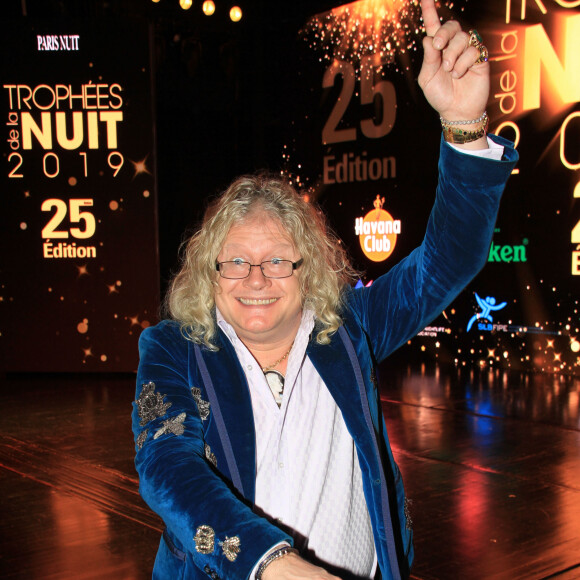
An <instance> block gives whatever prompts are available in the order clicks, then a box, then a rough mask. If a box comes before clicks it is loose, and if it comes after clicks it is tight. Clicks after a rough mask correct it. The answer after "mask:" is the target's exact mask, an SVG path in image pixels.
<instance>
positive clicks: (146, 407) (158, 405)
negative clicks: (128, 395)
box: [135, 382, 173, 427]
mask: <svg viewBox="0 0 580 580" xmlns="http://www.w3.org/2000/svg"><path fill="white" fill-rule="evenodd" d="M164 398H165V395H162V394H161V393H156V392H155V383H152V382H149V383H143V386H142V388H141V394H140V395H139V398H138V399H137V401H135V402H136V403H137V412H138V413H139V418H140V419H141V427H144V426H145V425H147V423H149V422H150V421H154V420H155V419H157V418H158V417H163V415H166V414H167V409H169V407H171V405H172V404H173V403H164V402H163V399H164Z"/></svg>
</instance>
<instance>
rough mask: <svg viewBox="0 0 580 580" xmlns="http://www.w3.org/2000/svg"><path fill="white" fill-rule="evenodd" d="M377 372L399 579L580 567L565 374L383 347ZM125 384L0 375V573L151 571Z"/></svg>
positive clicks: (117, 575) (550, 574)
mask: <svg viewBox="0 0 580 580" xmlns="http://www.w3.org/2000/svg"><path fill="white" fill-rule="evenodd" d="M381 385H382V387H381V393H382V397H383V408H384V413H385V418H386V421H387V427H388V430H389V433H390V437H391V441H392V445H393V451H394V454H395V456H396V459H397V461H398V463H399V466H400V468H401V471H402V472H403V476H404V479H405V483H406V488H407V493H408V496H409V498H410V499H411V500H412V504H411V514H412V519H413V528H414V533H415V553H416V558H415V565H414V567H413V570H412V577H413V578H416V579H423V580H427V579H429V580H436V579H443V580H447V579H449V580H455V579H470V580H479V579H486V580H487V579H506V580H515V579H525V580H530V579H538V580H539V579H546V578H559V579H572V578H580V379H574V378H569V377H568V378H566V377H559V376H552V375H526V374H519V373H509V372H507V371H500V370H489V369H485V370H479V369H477V370H469V369H465V368H463V369H456V368H446V367H439V366H436V365H431V366H427V367H425V366H419V365H417V366H416V367H411V366H407V365H403V364H401V363H400V362H390V363H388V364H387V365H384V366H383V367H382V369H381ZM133 394H134V377H133V376H131V375H124V376H119V375H115V376H106V375H74V376H72V375H62V376H61V375H59V376H54V375H51V376H42V375H9V376H3V377H2V376H0V409H1V417H2V420H1V422H0V425H1V429H0V509H1V513H2V526H1V532H0V534H1V535H2V541H1V548H0V577H2V578H5V579H21V578H22V579H24V578H26V579H27V580H31V579H32V580H35V579H42V580H61V579H62V580H64V579H67V580H68V579H74V580H85V579H86V580H88V579H112V580H117V579H119V580H141V579H146V578H150V577H151V568H152V565H153V560H154V557H155V552H156V549H157V544H158V541H159V535H160V532H161V530H162V523H161V521H160V520H159V519H158V518H157V517H156V516H155V515H154V514H153V513H152V512H150V511H149V509H148V508H147V507H146V506H145V504H144V503H143V502H142V500H141V499H140V497H139V495H138V493H137V476H136V474H135V471H134V468H133V440H132V434H131V428H130V413H131V401H132V399H133Z"/></svg>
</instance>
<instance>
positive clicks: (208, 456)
mask: <svg viewBox="0 0 580 580" xmlns="http://www.w3.org/2000/svg"><path fill="white" fill-rule="evenodd" d="M204 450H205V458H206V459H207V460H208V461H209V462H210V463H211V464H212V465H213V466H214V467H217V459H216V456H215V455H214V454H213V453H212V450H211V447H210V446H209V445H208V444H207V443H205V445H204Z"/></svg>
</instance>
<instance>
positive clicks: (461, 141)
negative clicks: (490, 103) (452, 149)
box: [440, 112, 489, 149]
mask: <svg viewBox="0 0 580 580" xmlns="http://www.w3.org/2000/svg"><path fill="white" fill-rule="evenodd" d="M440 120H441V127H442V129H443V138H444V139H445V141H447V142H448V143H452V144H454V145H460V146H466V148H469V149H473V148H477V149H479V148H481V147H482V146H487V145H486V144H487V139H486V136H487V128H488V125H489V117H488V116H487V112H484V113H483V114H482V115H480V116H479V117H477V118H474V119H467V120H465V119H461V120H459V119H458V120H454V119H451V120H449V119H445V118H443V117H440Z"/></svg>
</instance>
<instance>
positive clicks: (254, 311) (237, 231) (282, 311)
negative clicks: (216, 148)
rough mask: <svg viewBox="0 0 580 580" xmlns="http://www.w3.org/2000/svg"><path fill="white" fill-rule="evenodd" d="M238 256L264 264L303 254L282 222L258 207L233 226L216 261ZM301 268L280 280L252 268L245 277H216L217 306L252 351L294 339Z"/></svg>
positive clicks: (297, 323) (297, 325) (299, 313)
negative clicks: (255, 348)
mask: <svg viewBox="0 0 580 580" xmlns="http://www.w3.org/2000/svg"><path fill="white" fill-rule="evenodd" d="M236 258H241V259H242V260H245V261H247V262H250V263H251V264H260V263H261V262H264V261H266V260H271V259H272V258H281V259H284V260H291V261H292V262H296V261H297V260H299V259H300V256H299V255H298V251H297V250H296V248H295V246H294V244H293V243H292V240H291V239H290V237H289V235H288V233H287V232H286V231H285V230H284V228H283V227H282V225H281V224H280V222H279V221H277V220H275V219H273V218H272V217H271V216H270V215H268V214H267V213H266V212H264V211H256V212H255V213H252V214H250V215H249V216H248V217H247V218H246V219H244V220H243V221H242V222H240V223H239V224H236V225H234V226H232V227H231V229H230V231H229V232H228V234H227V236H226V238H225V240H224V245H223V247H222V249H221V251H220V253H219V256H218V262H225V261H230V260H235V259H236ZM298 272H299V270H295V271H294V272H293V274H292V276H290V277H288V278H279V279H274V278H266V277H264V275H263V274H262V271H261V269H260V268H252V271H251V272H250V275H249V276H248V277H247V278H242V279H241V280H228V279H226V278H222V277H221V276H220V275H219V274H218V275H217V276H218V278H217V281H218V286H219V288H218V291H217V292H216V296H215V302H216V306H217V307H218V308H219V310H220V312H221V313H222V315H223V317H224V318H225V320H226V321H227V322H228V323H229V324H231V325H232V327H233V328H234V330H235V331H236V334H237V335H238V336H239V337H240V339H241V340H242V342H244V343H245V344H246V346H248V347H249V348H250V349H251V347H256V346H258V347H267V346H279V345H283V344H286V343H291V342H292V341H293V340H294V337H295V335H296V332H297V331H298V327H299V326H300V319H301V315H302V302H301V298H300V281H299V274H298Z"/></svg>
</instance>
